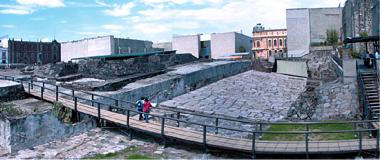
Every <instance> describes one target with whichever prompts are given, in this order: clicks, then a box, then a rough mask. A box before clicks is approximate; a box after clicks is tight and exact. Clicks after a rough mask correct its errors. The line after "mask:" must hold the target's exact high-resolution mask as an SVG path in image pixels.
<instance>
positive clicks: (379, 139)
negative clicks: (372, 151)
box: [376, 129, 380, 158]
mask: <svg viewBox="0 0 380 160" xmlns="http://www.w3.org/2000/svg"><path fill="white" fill-rule="evenodd" d="M379 145H380V129H378V130H377V137H376V157H377V158H380V148H379Z"/></svg>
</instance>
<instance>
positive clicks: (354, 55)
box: [350, 48, 360, 58]
mask: <svg viewBox="0 0 380 160" xmlns="http://www.w3.org/2000/svg"><path fill="white" fill-rule="evenodd" d="M350 56H351V57H352V58H360V55H359V52H357V51H356V50H354V49H352V48H351V49H350Z"/></svg>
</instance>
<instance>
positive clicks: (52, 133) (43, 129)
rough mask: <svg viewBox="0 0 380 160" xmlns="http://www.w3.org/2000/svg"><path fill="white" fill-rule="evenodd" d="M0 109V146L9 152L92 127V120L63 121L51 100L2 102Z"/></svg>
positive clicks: (68, 135)
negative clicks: (3, 110) (55, 112)
mask: <svg viewBox="0 0 380 160" xmlns="http://www.w3.org/2000/svg"><path fill="white" fill-rule="evenodd" d="M3 103H4V104H3V105H4V106H5V105H7V107H8V109H7V111H6V112H0V148H3V149H5V151H6V152H8V153H14V152H16V151H18V150H22V149H26V148H30V147H34V146H36V145H40V144H44V143H47V142H51V141H53V140H56V139H61V138H65V137H70V136H72V135H76V134H79V133H82V132H85V131H87V130H89V129H92V128H95V127H96V123H95V121H94V120H93V119H89V118H86V119H83V120H82V121H80V122H77V123H65V122H63V121H62V120H60V119H58V118H57V117H56V116H55V115H54V113H53V107H52V104H51V103H47V102H44V101H41V100H38V99H34V98H27V99H21V100H14V101H8V102H3Z"/></svg>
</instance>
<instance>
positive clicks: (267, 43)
mask: <svg viewBox="0 0 380 160" xmlns="http://www.w3.org/2000/svg"><path fill="white" fill-rule="evenodd" d="M252 34H253V45H252V50H253V52H254V53H255V56H256V57H257V58H262V59H268V58H269V56H272V55H275V56H279V57H283V56H285V53H286V35H287V31H286V29H269V30H265V28H264V27H263V26H261V23H259V24H257V25H256V26H255V27H253V31H252Z"/></svg>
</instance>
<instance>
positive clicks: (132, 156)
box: [127, 154, 153, 159]
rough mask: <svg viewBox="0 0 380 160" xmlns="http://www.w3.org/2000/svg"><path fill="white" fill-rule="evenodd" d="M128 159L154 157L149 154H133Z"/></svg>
mask: <svg viewBox="0 0 380 160" xmlns="http://www.w3.org/2000/svg"><path fill="white" fill-rule="evenodd" d="M127 159H153V158H151V157H149V156H145V155H141V154H131V155H129V156H128V158H127Z"/></svg>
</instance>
